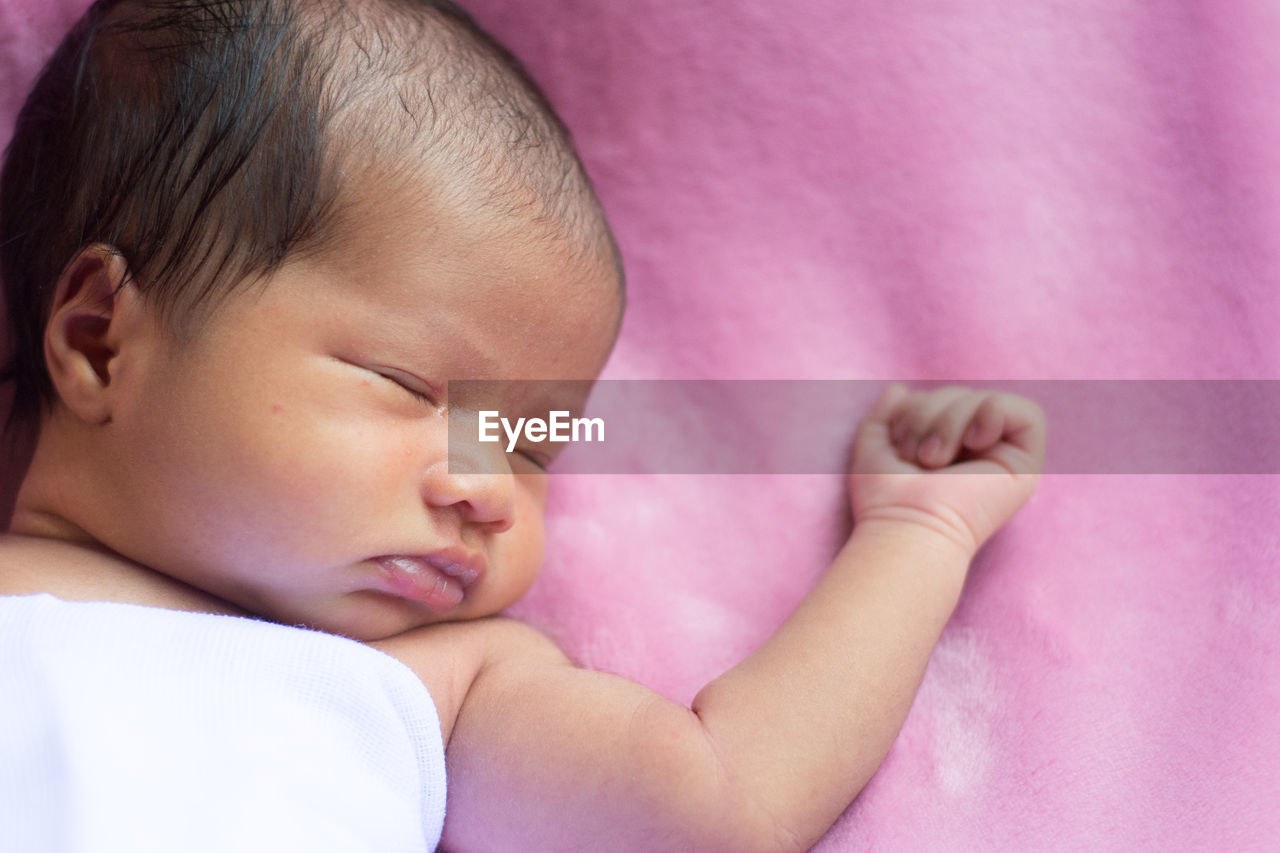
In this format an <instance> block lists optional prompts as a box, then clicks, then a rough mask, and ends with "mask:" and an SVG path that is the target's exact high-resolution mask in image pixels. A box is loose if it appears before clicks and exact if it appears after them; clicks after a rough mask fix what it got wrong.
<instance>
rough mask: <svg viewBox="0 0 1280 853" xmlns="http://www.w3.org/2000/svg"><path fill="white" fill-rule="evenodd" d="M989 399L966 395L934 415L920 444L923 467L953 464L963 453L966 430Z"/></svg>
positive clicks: (982, 396) (971, 394)
mask: <svg viewBox="0 0 1280 853" xmlns="http://www.w3.org/2000/svg"><path fill="white" fill-rule="evenodd" d="M987 396H988V395H987V394H983V393H981V392H977V393H975V392H966V393H964V394H962V395H961V396H959V397H956V398H955V399H953V400H952V401H951V402H950V403H948V404H947V405H946V406H945V407H944V408H943V409H942V410H941V411H940V412H938V413H937V414H936V415H935V416H934V418H933V422H932V423H930V424H929V427H928V430H927V431H926V433H925V437H924V439H923V440H922V441H921V443H920V462H921V464H923V465H926V466H928V467H931V468H940V467H942V466H944V465H949V464H951V462H952V460H954V459H955V458H956V456H957V454H959V452H960V448H961V444H962V442H963V440H964V437H965V430H966V428H967V427H968V426H969V424H970V423H971V422H972V421H973V417H974V414H975V413H976V412H977V411H978V409H979V408H980V407H981V406H982V404H983V402H984V401H985V400H986V399H987Z"/></svg>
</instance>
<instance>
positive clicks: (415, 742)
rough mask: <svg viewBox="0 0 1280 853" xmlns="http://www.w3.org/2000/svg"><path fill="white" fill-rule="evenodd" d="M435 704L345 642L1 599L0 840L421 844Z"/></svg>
mask: <svg viewBox="0 0 1280 853" xmlns="http://www.w3.org/2000/svg"><path fill="white" fill-rule="evenodd" d="M444 806H445V764H444V744H443V742H442V739H441V732H440V723H439V719H438V717H437V714H436V709H435V705H434V704H433V702H432V700H431V697H430V695H429V694H428V693H427V690H426V688H425V687H424V686H423V685H422V682H421V681H419V680H418V678H417V676H415V675H414V674H413V672H412V671H410V670H409V669H408V668H407V667H405V666H404V665H402V664H401V663H400V662H399V661H396V660H395V659H393V658H391V657H389V656H387V655H384V654H383V653H381V652H379V651H377V650H375V649H371V648H369V647H367V646H365V645H362V644H360V643H357V642H355V641H353V640H348V639H344V638H341V637H335V636H331V635H328V634H322V633H318V632H315V631H307V630H303V629H300V628H290V627H285V626H282V625H276V624H272V623H269V622H259V621H255V620H252V619H241V618H236V617H230V616H215V615H210V614H198V613H182V612H176V611H170V610H160V609H156V608H149V607H139V606H134V605H125V604H108V603H72V602H64V601H61V600H59V599H56V598H53V597H52V596H49V595H38V596H9V597H0V848H3V849H5V850H21V851H29V853H44V851H51V853H52V851H68V853H105V852H106V851H112V853H114V852H115V851H129V852H130V853H134V851H152V850H155V851H192V853H199V851H237V852H238V851H271V853H281V852H282V851H293V850H297V851H308V853H310V851H344V853H345V851H370V853H397V852H398V851H429V850H433V849H435V846H436V844H437V843H438V842H439V838H440V831H441V829H442V827H443V824H444Z"/></svg>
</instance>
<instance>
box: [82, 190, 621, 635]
mask: <svg viewBox="0 0 1280 853" xmlns="http://www.w3.org/2000/svg"><path fill="white" fill-rule="evenodd" d="M369 197H370V199H373V200H375V201H376V202H378V203H377V204H370V205H368V206H367V207H366V208H365V213H364V214H363V216H362V217H361V219H360V224H359V226H358V227H357V228H356V229H355V231H354V233H351V234H349V235H347V236H346V238H345V239H344V242H343V244H342V250H341V251H340V252H339V253H338V254H337V255H336V257H333V258H329V259H326V260H323V261H321V260H313V261H307V260H299V261H295V262H292V263H290V264H288V265H286V267H285V268H284V269H282V270H281V271H280V272H279V273H278V274H277V275H275V276H273V277H272V279H271V280H270V281H269V282H268V283H267V284H266V286H265V287H264V288H259V289H253V288H251V289H249V290H247V291H245V292H240V293H237V294H235V295H233V296H232V297H230V298H229V299H228V300H227V301H226V302H225V303H223V304H222V305H221V306H220V307H219V308H218V310H217V312H216V313H215V315H214V316H213V317H212V319H211V320H210V321H209V323H208V325H207V326H205V327H204V328H203V329H202V330H201V333H200V335H199V336H198V337H197V338H196V340H194V341H193V342H190V343H188V344H185V345H182V346H178V347H174V348H172V349H167V348H166V343H165V340H166V339H165V336H164V335H163V334H162V333H159V332H157V333H156V335H157V338H156V341H157V343H156V347H155V357H154V358H151V359H149V360H147V362H146V365H145V376H143V377H141V381H139V382H136V383H135V386H136V387H137V388H138V389H139V391H138V393H137V394H136V395H135V396H134V397H133V398H131V399H129V400H128V401H126V402H125V404H124V405H122V407H121V409H120V411H119V412H118V413H116V414H115V415H114V416H113V423H112V425H111V426H112V428H113V429H115V430H116V433H115V434H116V436H117V440H118V441H119V442H120V444H119V446H120V447H121V453H120V454H119V457H120V462H119V466H118V467H119V473H118V476H117V477H116V479H117V480H118V481H120V483H121V486H120V496H119V497H120V507H121V508H122V509H121V513H120V516H119V518H118V519H116V521H115V522H114V523H113V524H114V526H113V532H112V540H111V541H107V542H106V543H105V544H107V545H109V546H110V547H112V548H114V549H115V550H117V551H119V552H121V553H123V554H125V555H127V556H129V557H131V558H133V559H135V560H137V561H138V562H140V563H142V564H144V565H148V566H150V567H152V568H155V569H158V570H160V571H162V572H164V573H165V574H168V575H170V576H172V577H176V578H178V579H179V580H182V581H184V582H186V583H189V584H191V585H193V586H196V587H198V588H201V589H205V590H208V591H210V592H212V593H214V594H215V595H218V596H220V597H222V598H224V599H226V600H229V601H231V602H234V603H236V604H238V605H240V606H241V607H244V608H246V609H248V610H250V611H253V612H255V613H258V614H260V615H263V616H266V617H268V618H270V619H272V620H275V621H279V622H283V623H287V624H306V625H309V626H312V627H315V628H319V629H322V630H326V631H331V632H335V633H341V634H346V635H348V636H352V637H356V638H358V639H376V638H382V637H386V636H390V635H393V634H396V633H399V632H401V631H404V630H407V629H409V628H413V627H416V626H419V625H423V624H427V623H432V622H439V621H446V620H458V619H469V618H476V617H480V616H485V615H490V614H493V613H496V612H498V611H500V610H502V609H503V608H505V607H507V606H508V605H510V604H512V603H513V602H514V601H515V600H516V599H518V598H519V597H520V596H521V595H522V594H523V593H524V591H525V590H526V589H527V588H528V586H529V584H530V583H532V581H533V579H534V576H535V575H536V573H537V570H538V568H539V566H540V564H541V560H542V547H543V505H544V501H545V495H546V478H545V475H544V474H543V473H542V472H541V470H540V469H539V468H538V466H537V465H536V464H535V463H534V462H533V461H532V460H530V459H528V458H526V457H524V456H522V455H520V454H519V453H517V454H514V455H511V456H507V455H506V454H505V453H504V452H503V448H502V446H500V445H496V444H494V445H480V447H484V448H492V450H484V451H481V453H482V456H481V458H478V459H472V460H471V462H472V464H473V465H474V466H476V467H478V468H480V469H482V470H481V471H480V472H479V473H460V472H459V471H458V468H459V467H460V466H457V465H455V466H454V470H453V471H452V472H451V471H450V468H449V465H448V458H447V457H448V433H447V418H446V414H445V412H446V407H457V408H462V409H465V408H467V407H468V406H469V405H470V404H471V402H472V401H469V400H466V399H452V400H446V398H445V393H446V383H447V382H448V381H449V380H451V379H503V380H509V379H552V378H553V379H593V378H595V377H596V376H597V375H598V374H599V372H600V370H601V369H602V367H603V365H604V362H605V360H606V358H607V357H608V353H609V351H610V349H611V347H612V343H613V337H614V333H615V329H616V324H617V321H618V315H619V311H620V310H621V309H620V298H619V295H618V292H617V283H616V280H615V276H614V272H613V269H612V266H611V265H610V264H609V263H608V262H607V260H606V259H604V258H599V259H594V258H593V259H590V260H583V259H581V258H575V257H574V256H573V253H572V252H571V251H570V250H569V249H568V248H567V247H565V246H559V245H549V244H548V243H547V241H544V240H540V239H533V240H531V239H527V238H523V239H522V236H521V235H520V234H516V233H507V232H504V231H502V230H501V229H500V228H498V227H496V226H497V221H496V220H493V219H491V218H489V217H488V215H487V214H476V213H473V212H468V211H466V210H463V209H457V208H450V209H441V208H440V207H437V208H436V209H434V210H432V209H429V208H428V207H427V206H426V205H425V204H423V203H418V204H414V203H412V202H411V200H410V199H408V198H406V197H405V194H404V193H403V192H396V191H387V192H384V193H381V194H379V193H376V192H373V191H372V190H371V191H370V193H369ZM564 402H568V401H561V403H564ZM581 403H582V401H581V400H578V401H572V404H573V405H575V406H577V407H580V405H581ZM511 404H512V405H514V406H519V405H523V404H522V403H516V402H515V401H511ZM502 414H503V415H504V416H506V415H507V412H506V411H504V412H502ZM511 414H512V415H513V416H521V415H524V414H526V413H525V412H521V411H519V409H518V408H514V409H511ZM530 414H536V413H530ZM544 414H545V412H544ZM513 419H514V418H513ZM483 454H487V455H483ZM126 508H127V509H126Z"/></svg>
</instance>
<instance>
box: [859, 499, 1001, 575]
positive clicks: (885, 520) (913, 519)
mask: <svg viewBox="0 0 1280 853" xmlns="http://www.w3.org/2000/svg"><path fill="white" fill-rule="evenodd" d="M864 538H876V539H881V540H885V541H887V542H892V541H898V542H902V543H909V544H910V545H912V546H924V547H928V548H930V549H933V550H937V551H939V552H941V553H943V554H945V555H948V556H950V557H951V558H953V559H955V560H956V561H958V562H961V563H963V564H964V565H965V566H966V567H967V566H968V564H969V563H970V562H971V561H972V560H973V556H974V554H976V553H977V551H978V546H979V545H980V544H981V543H979V542H976V541H975V540H974V538H973V534H972V533H971V532H970V531H969V530H968V528H967V527H965V526H964V525H963V523H961V522H958V521H957V522H954V523H953V522H948V521H946V520H945V519H941V518H939V517H937V516H935V515H932V514H929V513H925V512H921V511H919V510H912V509H909V508H901V509H894V510H883V511H879V512H876V513H874V514H865V515H863V516H862V517H860V518H858V519H857V520H856V521H855V522H854V527H853V533H852V534H850V539H851V540H853V539H864Z"/></svg>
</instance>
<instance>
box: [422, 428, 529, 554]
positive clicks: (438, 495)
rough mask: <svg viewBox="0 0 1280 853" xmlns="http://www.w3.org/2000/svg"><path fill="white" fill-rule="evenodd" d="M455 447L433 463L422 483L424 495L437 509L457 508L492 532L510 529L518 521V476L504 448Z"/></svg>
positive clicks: (472, 520) (475, 522)
mask: <svg viewBox="0 0 1280 853" xmlns="http://www.w3.org/2000/svg"><path fill="white" fill-rule="evenodd" d="M496 450H497V452H496V453H495V452H493V449H490V448H481V447H479V446H474V447H470V448H465V449H456V448H455V449H454V450H452V451H451V452H450V453H449V455H448V456H447V457H446V458H443V459H440V460H438V461H437V462H435V463H433V464H432V465H431V466H430V467H429V468H428V469H427V471H426V474H425V476H424V477H423V482H422V498H423V500H424V501H425V502H426V503H427V504H428V505H429V506H433V507H438V508H442V509H443V508H455V509H457V510H458V511H459V513H460V514H461V516H462V518H463V519H464V520H466V521H468V522H471V523H472V524H484V525H487V526H490V527H491V528H492V532H494V533H501V532H503V531H505V530H507V529H509V528H510V527H511V525H512V523H513V522H514V520H515V475H513V474H512V473H511V466H510V465H509V464H508V462H507V459H506V455H505V454H504V453H503V452H502V450H501V448H496Z"/></svg>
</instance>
